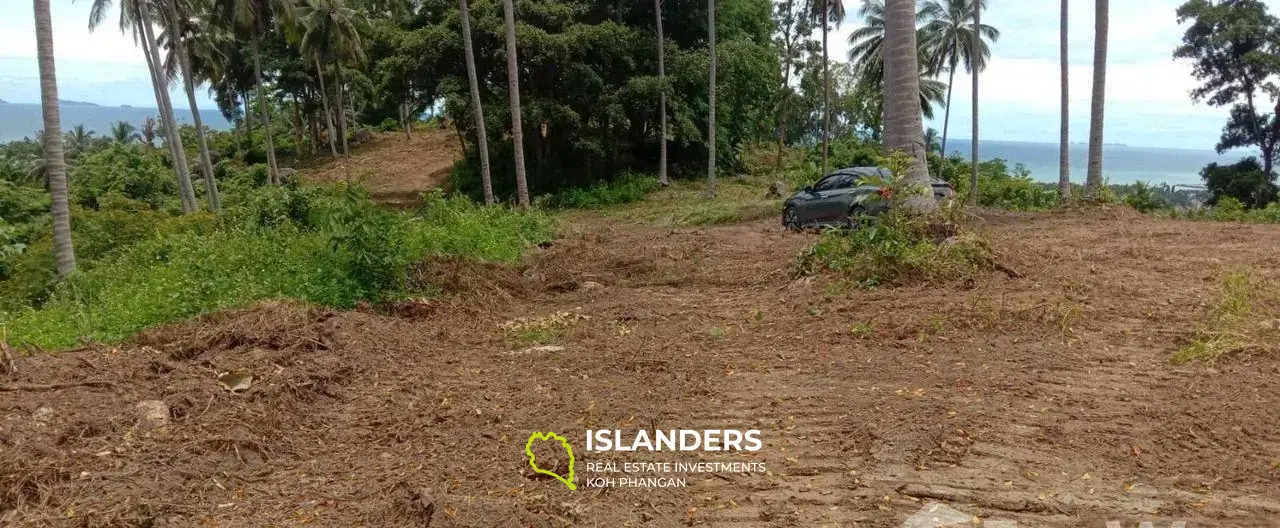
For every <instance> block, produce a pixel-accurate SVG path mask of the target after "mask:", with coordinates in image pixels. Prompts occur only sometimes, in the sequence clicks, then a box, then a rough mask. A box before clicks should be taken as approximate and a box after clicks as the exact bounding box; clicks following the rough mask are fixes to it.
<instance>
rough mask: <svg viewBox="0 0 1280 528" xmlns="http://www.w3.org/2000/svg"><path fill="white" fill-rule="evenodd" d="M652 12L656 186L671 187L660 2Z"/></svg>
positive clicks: (654, 0) (664, 59)
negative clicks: (655, 49) (655, 60)
mask: <svg viewBox="0 0 1280 528" xmlns="http://www.w3.org/2000/svg"><path fill="white" fill-rule="evenodd" d="M653 12H654V15H655V16H656V18H657V22H658V82H659V83H660V84H661V85H662V93H661V95H660V96H659V102H658V114H659V116H660V117H659V119H658V185H661V186H663V187H666V186H668V185H671V181H670V180H668V179H667V64H666V57H665V56H664V55H665V53H664V51H665V50H664V49H663V48H665V47H666V42H665V40H664V39H663V37H662V0H653Z"/></svg>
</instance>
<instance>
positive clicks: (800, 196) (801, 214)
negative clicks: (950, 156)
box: [782, 167, 956, 231]
mask: <svg viewBox="0 0 1280 528" xmlns="http://www.w3.org/2000/svg"><path fill="white" fill-rule="evenodd" d="M890 177H891V175H890V173H889V169H885V168H880V167H852V168H848V169H840V170H837V171H835V172H832V173H831V174H828V175H827V176H826V177H825V178H822V179H821V180H818V182H817V183H815V184H813V185H811V186H809V187H805V188H804V189H803V190H801V191H800V192H797V193H795V194H794V195H792V196H791V197H790V198H788V199H787V201H786V202H783V207H782V225H783V226H785V227H786V228H787V229H791V230H793V231H795V230H800V229H803V228H806V227H821V226H839V227H853V226H854V225H855V224H856V223H857V219H858V218H863V217H875V216H879V215H881V214H884V212H885V211H887V210H888V209H889V201H888V200H878V199H871V198H869V197H870V195H873V194H878V193H879V192H880V190H881V186H880V185H878V184H876V183H874V182H877V181H885V180H888V179H889V178H890ZM932 186H933V197H934V199H936V200H939V201H949V200H952V199H954V198H955V196H956V191H955V188H954V187H952V186H951V184H949V183H947V182H944V181H942V180H933V185H932Z"/></svg>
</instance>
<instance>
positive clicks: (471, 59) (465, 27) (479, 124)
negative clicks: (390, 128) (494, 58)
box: [458, 0, 496, 205]
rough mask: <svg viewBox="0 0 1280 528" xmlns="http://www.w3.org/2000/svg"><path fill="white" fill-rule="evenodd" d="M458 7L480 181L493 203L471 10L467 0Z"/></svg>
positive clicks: (487, 202) (489, 202) (487, 200)
mask: <svg viewBox="0 0 1280 528" xmlns="http://www.w3.org/2000/svg"><path fill="white" fill-rule="evenodd" d="M458 9H459V11H460V12H461V17H462V51H463V53H464V54H465V55H466V60H467V80H468V82H469V84H470V85H471V109H472V112H473V113H474V114H475V119H476V143H477V145H476V148H477V149H479V150H480V183H481V184H482V185H483V186H484V203H485V205H493V204H494V202H495V201H496V200H495V199H494V197H493V180H492V179H490V177H489V135H488V134H487V133H485V126H484V108H483V107H481V106H480V82H479V81H478V80H476V56H475V52H474V51H472V49H471V12H470V11H469V10H468V9H467V0H458ZM458 140H459V141H463V143H462V152H463V153H464V154H465V153H466V151H467V144H466V141H464V140H463V139H462V132H461V131H459V132H458Z"/></svg>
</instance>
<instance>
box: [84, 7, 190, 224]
mask: <svg viewBox="0 0 1280 528" xmlns="http://www.w3.org/2000/svg"><path fill="white" fill-rule="evenodd" d="M154 9H155V6H154V5H152V4H151V3H150V2H148V1H147V0H121V2H120V32H121V33H124V32H126V31H129V30H132V31H133V34H134V41H135V42H138V43H139V44H140V45H141V46H140V47H141V48H142V54H143V58H144V59H146V63H147V69H148V72H149V73H150V74H151V89H152V91H154V92H155V97H156V110H157V111H158V112H159V113H160V125H161V127H162V128H163V129H164V130H163V133H164V136H165V138H166V140H165V146H167V147H168V149H169V155H170V159H172V160H173V167H174V173H175V174H176V176H177V179H178V196H179V198H180V200H181V202H182V211H183V212H193V211H195V210H196V209H198V208H199V204H198V203H197V202H196V195H195V190H194V189H193V188H192V187H191V174H190V172H189V169H188V167H187V154H186V150H185V149H184V148H183V147H182V136H181V134H179V133H178V122H177V120H175V119H174V118H173V105H172V103H171V102H170V100H169V90H168V83H167V82H165V80H164V74H163V72H162V69H161V61H160V53H159V46H158V45H157V43H156V38H155V33H154V28H153V27H152V25H153V24H154V23H155V18H154V13H153V10H154ZM110 10H111V0H94V2H93V5H92V6H91V7H90V10H89V31H93V30H95V29H97V27H98V25H99V24H101V23H102V21H103V20H105V19H106V17H107V13H108V12H109V11H110Z"/></svg>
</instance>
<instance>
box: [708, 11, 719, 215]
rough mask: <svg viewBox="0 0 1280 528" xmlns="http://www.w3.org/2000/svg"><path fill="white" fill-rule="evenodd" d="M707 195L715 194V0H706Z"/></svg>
mask: <svg viewBox="0 0 1280 528" xmlns="http://www.w3.org/2000/svg"><path fill="white" fill-rule="evenodd" d="M707 48H708V50H709V52H710V53H711V63H710V64H709V65H708V68H707V196H708V197H710V198H715V196H716V68H717V65H716V0H707Z"/></svg>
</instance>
